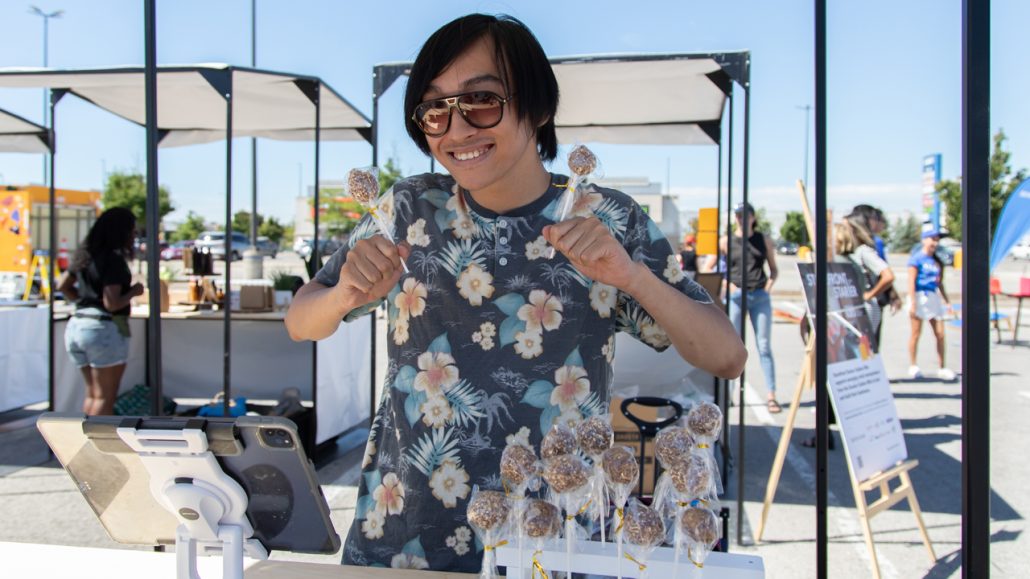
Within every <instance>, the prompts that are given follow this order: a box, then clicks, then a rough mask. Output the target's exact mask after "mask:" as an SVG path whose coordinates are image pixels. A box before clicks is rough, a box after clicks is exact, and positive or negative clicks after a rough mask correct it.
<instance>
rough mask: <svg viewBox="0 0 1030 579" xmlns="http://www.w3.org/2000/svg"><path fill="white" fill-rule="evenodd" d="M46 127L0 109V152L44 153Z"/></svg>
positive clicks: (47, 149) (46, 149) (45, 149)
mask: <svg viewBox="0 0 1030 579" xmlns="http://www.w3.org/2000/svg"><path fill="white" fill-rule="evenodd" d="M49 150H50V149H49V147H47V130H46V127H43V126H40V125H37V124H36V123H33V122H31V121H27V120H25V119H23V118H21V117H19V116H18V115H16V114H14V113H9V112H7V111H5V110H3V109H0V152H4V153H46V152H48V151H49Z"/></svg>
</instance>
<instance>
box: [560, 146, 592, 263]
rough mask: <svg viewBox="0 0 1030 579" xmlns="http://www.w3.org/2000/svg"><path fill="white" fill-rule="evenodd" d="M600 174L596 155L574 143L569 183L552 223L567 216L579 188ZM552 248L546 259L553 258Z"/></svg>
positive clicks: (571, 152) (570, 153) (570, 152)
mask: <svg viewBox="0 0 1030 579" xmlns="http://www.w3.org/2000/svg"><path fill="white" fill-rule="evenodd" d="M600 174H601V170H600V161H598V160H597V155H594V153H593V151H591V150H590V149H588V148H587V147H586V146H585V145H582V144H580V143H578V142H577V143H576V144H575V146H573V147H572V150H571V151H569V182H568V184H567V185H566V186H565V191H564V192H563V193H562V197H561V205H559V207H558V215H557V216H556V218H555V220H554V222H555V223H560V222H562V221H564V220H565V218H566V217H568V216H569V211H570V210H571V209H572V207H573V206H574V205H575V204H576V200H577V199H578V198H579V188H580V186H581V185H582V184H583V182H584V181H585V180H586V178H587V177H589V176H590V175H594V176H595V177H596V176H598V175H600ZM554 251H555V250H554V248H553V247H552V248H551V251H550V253H549V254H548V258H552V257H554Z"/></svg>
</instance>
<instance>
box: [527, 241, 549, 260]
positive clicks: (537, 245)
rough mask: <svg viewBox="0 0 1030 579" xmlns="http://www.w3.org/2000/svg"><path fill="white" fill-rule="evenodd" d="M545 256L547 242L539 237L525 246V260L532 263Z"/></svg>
mask: <svg viewBox="0 0 1030 579" xmlns="http://www.w3.org/2000/svg"><path fill="white" fill-rule="evenodd" d="M546 256H547V240H546V239H544V236H543V235H541V236H540V237H537V238H536V239H535V240H533V241H530V242H529V243H527V244H526V259H528V260H530V261H532V260H534V259H540V258H542V257H546Z"/></svg>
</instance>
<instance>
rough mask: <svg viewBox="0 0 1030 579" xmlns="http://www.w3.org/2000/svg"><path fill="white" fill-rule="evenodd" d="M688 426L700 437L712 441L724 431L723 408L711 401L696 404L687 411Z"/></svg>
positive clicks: (708, 441)
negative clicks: (720, 408)
mask: <svg viewBox="0 0 1030 579" xmlns="http://www.w3.org/2000/svg"><path fill="white" fill-rule="evenodd" d="M687 427H688V428H690V431H691V432H693V433H694V436H696V437H697V438H698V439H700V440H702V441H704V442H705V443H710V442H712V441H714V440H715V439H716V438H719V433H720V432H722V410H719V407H718V406H716V405H715V404H712V403H711V402H701V403H699V404H695V405H694V407H693V408H691V409H690V412H688V413H687Z"/></svg>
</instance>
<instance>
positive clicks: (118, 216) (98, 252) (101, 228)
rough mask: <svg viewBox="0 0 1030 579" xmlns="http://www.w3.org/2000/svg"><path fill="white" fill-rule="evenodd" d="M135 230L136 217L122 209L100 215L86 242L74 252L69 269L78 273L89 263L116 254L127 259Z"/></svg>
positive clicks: (113, 208)
mask: <svg viewBox="0 0 1030 579" xmlns="http://www.w3.org/2000/svg"><path fill="white" fill-rule="evenodd" d="M135 229H136V216H135V215H133V214H132V211H130V210H128V209H126V208H124V207H112V208H110V209H108V210H107V211H104V212H103V213H101V214H100V217H99V218H97V220H96V223H94V224H93V227H90V228H89V233H87V234H86V240H85V241H84V242H83V243H82V246H81V247H79V249H78V251H76V252H75V257H74V259H73V260H72V266H71V269H72V270H73V271H80V270H82V269H83V268H84V267H85V266H86V265H88V264H89V262H90V261H92V260H94V259H97V258H100V257H102V256H106V255H110V254H112V253H113V254H116V255H121V256H123V257H128V254H129V253H130V252H131V251H132V237H133V232H134V231H135Z"/></svg>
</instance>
